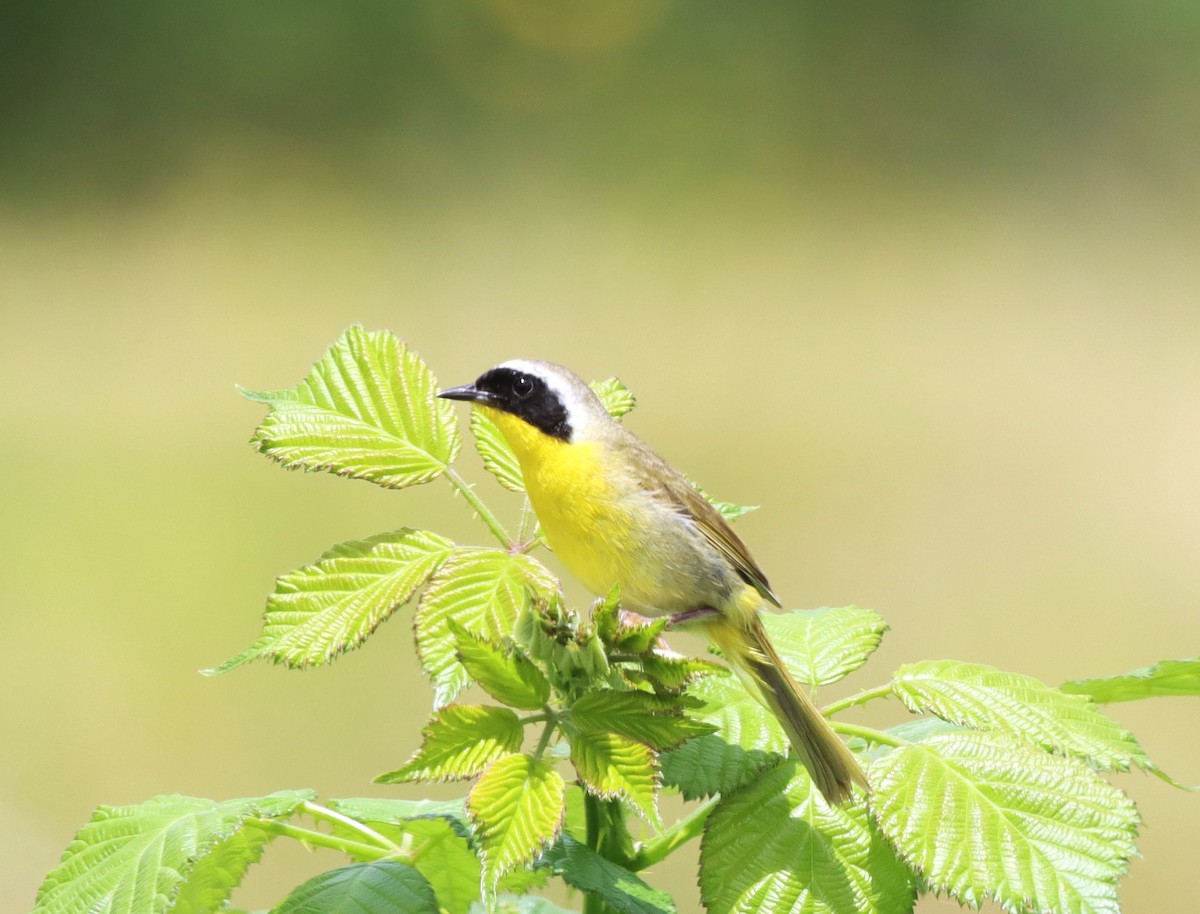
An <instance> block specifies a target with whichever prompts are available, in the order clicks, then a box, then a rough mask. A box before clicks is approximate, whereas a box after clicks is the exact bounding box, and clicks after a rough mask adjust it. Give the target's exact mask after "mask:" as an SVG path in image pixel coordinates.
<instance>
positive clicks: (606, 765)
mask: <svg viewBox="0 0 1200 914" xmlns="http://www.w3.org/2000/svg"><path fill="white" fill-rule="evenodd" d="M571 762H572V764H574V766H575V770H576V771H577V772H578V773H579V777H580V779H581V780H582V781H583V783H584V784H585V785H586V786H587V789H588V792H589V793H592V794H595V795H596V796H598V797H601V798H603V799H606V800H607V799H613V798H616V797H620V798H621V799H622V800H625V801H627V802H629V803H630V804H631V805H632V806H633V808H634V809H636V810H637V811H638V812H639V813H641V815H642V816H644V817H645V818H646V821H648V822H651V823H652V824H655V825H661V822H662V820H661V819H660V818H659V815H658V806H657V805H656V803H655V794H656V792H657V790H658V757H657V755H656V754H655V752H654V750H653V749H651V748H650V747H649V746H647V745H646V744H645V743H640V742H638V741H637V740H633V739H629V738H628V737H626V736H621V735H620V734H619V733H612V732H609V731H603V730H584V731H581V732H578V733H575V734H573V735H572V737H571Z"/></svg>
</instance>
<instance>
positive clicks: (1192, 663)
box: [1059, 657, 1200, 704]
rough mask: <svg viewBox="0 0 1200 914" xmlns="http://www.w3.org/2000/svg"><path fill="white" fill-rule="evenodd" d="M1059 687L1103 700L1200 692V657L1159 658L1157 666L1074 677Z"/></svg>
mask: <svg viewBox="0 0 1200 914" xmlns="http://www.w3.org/2000/svg"><path fill="white" fill-rule="evenodd" d="M1059 688H1060V689H1061V690H1062V691H1064V692H1067V693H1068V694H1070V695H1088V696H1090V697H1091V698H1092V700H1094V701H1097V702H1100V703H1101V704H1107V703H1109V702H1115V701H1134V700H1135V699H1139V698H1158V697H1163V696H1168V695H1200V657H1190V658H1188V659H1187V660H1160V661H1159V662H1158V663H1156V664H1154V666H1151V667H1143V668H1141V669H1137V670H1133V671H1131V672H1129V673H1125V674H1123V675H1120V676H1103V677H1100V678H1098V679H1075V680H1073V681H1071V682H1064V683H1063V684H1062V685H1061V686H1059Z"/></svg>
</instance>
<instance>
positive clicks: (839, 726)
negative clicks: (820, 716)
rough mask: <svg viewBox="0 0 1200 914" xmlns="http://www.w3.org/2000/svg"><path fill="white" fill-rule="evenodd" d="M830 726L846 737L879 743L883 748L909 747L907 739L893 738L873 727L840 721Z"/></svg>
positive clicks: (832, 722)
mask: <svg viewBox="0 0 1200 914" xmlns="http://www.w3.org/2000/svg"><path fill="white" fill-rule="evenodd" d="M830 725H831V726H832V727H833V729H834V730H836V731H837V732H838V733H844V734H845V735H846V736H858V737H861V738H862V739H865V740H866V741H867V742H868V743H879V744H880V745H883V746H909V745H911V743H909V741H908V740H906V739H901V738H900V737H898V736H892V735H891V734H890V733H884V732H883V731H882V730H876V729H874V728H872V727H860V726H858V725H857V724H844V723H842V722H841V721H840V720H833V721H830Z"/></svg>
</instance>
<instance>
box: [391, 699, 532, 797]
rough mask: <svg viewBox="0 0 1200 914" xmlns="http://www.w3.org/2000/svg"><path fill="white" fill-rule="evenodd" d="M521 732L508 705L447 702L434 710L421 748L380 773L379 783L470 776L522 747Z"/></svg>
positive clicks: (515, 717) (400, 782)
mask: <svg viewBox="0 0 1200 914" xmlns="http://www.w3.org/2000/svg"><path fill="white" fill-rule="evenodd" d="M523 734H524V731H523V729H522V728H521V722H520V721H519V720H518V719H517V715H516V714H514V713H513V712H512V711H510V710H508V708H494V707H484V706H481V705H447V706H446V707H444V708H442V709H441V710H440V711H436V712H435V713H434V715H433V719H432V720H431V721H430V722H429V723H428V724H427V725H426V727H425V730H424V731H423V736H424V739H423V741H422V743H421V748H420V750H419V751H418V752H417V754H416V755H415V756H413V758H412V760H411V761H410V762H409V763H408V764H407V765H405V766H404V767H403V768H401V769H399V770H398V771H391V772H389V773H387V774H381V775H380V776H379V777H377V778H376V779H375V780H376V781H377V782H379V783H381V784H402V783H404V782H406V781H441V780H452V779H457V778H470V777H474V776H475V775H477V774H479V772H481V771H483V769H484V768H486V767H487V766H488V765H490V764H491V763H492V762H494V761H496V759H499V758H503V757H504V756H506V755H511V754H512V753H514V752H517V751H518V750H520V748H521V737H522V735H523Z"/></svg>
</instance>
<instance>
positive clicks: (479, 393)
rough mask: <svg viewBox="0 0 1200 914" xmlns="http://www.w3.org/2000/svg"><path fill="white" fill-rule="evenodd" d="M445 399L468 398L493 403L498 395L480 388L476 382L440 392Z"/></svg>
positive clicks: (474, 401) (478, 401)
mask: <svg viewBox="0 0 1200 914" xmlns="http://www.w3.org/2000/svg"><path fill="white" fill-rule="evenodd" d="M438 396H439V397H441V398H442V399H443V400H467V401H469V402H471V403H493V402H495V400H496V395H495V394H494V393H492V392H491V391H488V390H480V389H479V388H478V387H476V386H475V385H474V384H464V385H463V386H462V387H451V388H450V389H449V390H443V391H442V392H441V393H439V394H438Z"/></svg>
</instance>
